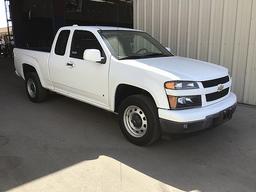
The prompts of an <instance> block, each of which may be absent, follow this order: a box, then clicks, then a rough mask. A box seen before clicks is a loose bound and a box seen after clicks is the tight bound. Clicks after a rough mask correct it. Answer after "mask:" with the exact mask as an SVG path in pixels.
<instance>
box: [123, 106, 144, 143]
mask: <svg viewBox="0 0 256 192" xmlns="http://www.w3.org/2000/svg"><path fill="white" fill-rule="evenodd" d="M123 121H124V125H125V128H126V130H127V131H128V132H129V134H130V135H132V136H133V137H136V138H140V137H143V136H144V135H145V134H146V133H147V129H148V121H147V117H146V115H145V113H144V111H143V110H142V109H141V108H139V107H137V106H129V107H127V108H126V110H125V112H124V116H123Z"/></svg>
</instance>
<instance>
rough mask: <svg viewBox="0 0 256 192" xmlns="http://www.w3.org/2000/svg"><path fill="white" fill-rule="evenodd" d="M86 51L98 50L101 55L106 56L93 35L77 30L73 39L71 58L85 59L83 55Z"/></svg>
mask: <svg viewBox="0 0 256 192" xmlns="http://www.w3.org/2000/svg"><path fill="white" fill-rule="evenodd" d="M86 49H98V50H100V52H101V55H102V56H103V55H104V53H103V49H102V47H101V45H100V43H99V41H98V40H97V38H96V37H95V36H94V34H93V33H91V32H89V31H81V30H76V31H75V32H74V35H73V39H72V45H71V50H70V57H73V58H77V59H83V54H84V51H85V50H86Z"/></svg>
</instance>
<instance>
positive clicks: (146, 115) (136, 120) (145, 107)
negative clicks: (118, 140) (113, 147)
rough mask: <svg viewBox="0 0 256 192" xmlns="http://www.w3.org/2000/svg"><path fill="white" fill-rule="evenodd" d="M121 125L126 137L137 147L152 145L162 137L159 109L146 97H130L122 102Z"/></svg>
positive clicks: (120, 110)
mask: <svg viewBox="0 0 256 192" xmlns="http://www.w3.org/2000/svg"><path fill="white" fill-rule="evenodd" d="M119 123H120V128H121V131H122V132H123V134H124V136H125V137H126V138H127V139H128V140H129V141H130V142H131V143H134V144H136V145H140V146H144V145H149V144H152V143H154V142H156V141H157V140H158V139H159V138H160V136H161V131H160V125H159V118H158V112H157V107H156V105H155V103H154V101H153V100H152V99H151V98H150V97H148V96H146V95H134V96H130V97H128V98H127V99H125V100H124V101H123V102H122V104H121V106H120V108H119Z"/></svg>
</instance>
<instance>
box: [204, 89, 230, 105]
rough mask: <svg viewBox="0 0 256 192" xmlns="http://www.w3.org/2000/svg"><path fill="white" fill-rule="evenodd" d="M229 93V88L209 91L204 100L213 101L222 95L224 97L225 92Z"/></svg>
mask: <svg viewBox="0 0 256 192" xmlns="http://www.w3.org/2000/svg"><path fill="white" fill-rule="evenodd" d="M228 93H229V88H227V89H224V90H223V91H221V92H215V93H210V94H207V95H206V101H207V102H211V101H215V100H217V99H220V98H222V97H225V96H226V95H227V94H228Z"/></svg>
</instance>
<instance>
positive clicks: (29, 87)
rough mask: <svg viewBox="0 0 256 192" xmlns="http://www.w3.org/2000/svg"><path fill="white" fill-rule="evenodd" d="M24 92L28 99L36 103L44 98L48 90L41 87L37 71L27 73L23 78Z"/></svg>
mask: <svg viewBox="0 0 256 192" xmlns="http://www.w3.org/2000/svg"><path fill="white" fill-rule="evenodd" d="M25 88H26V93H27V96H28V98H29V100H30V101H32V102H35V103H38V102H43V101H45V100H46V98H47V95H48V91H47V90H46V89H45V88H43V87H42V84H41V82H40V79H39V77H38V75H37V73H35V72H32V73H28V74H27V75H26V78H25Z"/></svg>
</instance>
